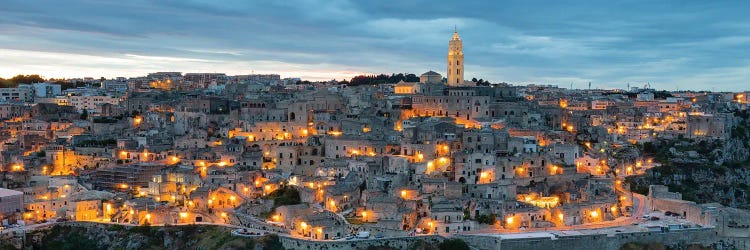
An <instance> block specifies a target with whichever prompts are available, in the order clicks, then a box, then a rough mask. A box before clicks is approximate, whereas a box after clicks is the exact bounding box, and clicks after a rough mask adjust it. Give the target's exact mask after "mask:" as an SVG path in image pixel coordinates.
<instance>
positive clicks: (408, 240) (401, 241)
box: [279, 235, 444, 250]
mask: <svg viewBox="0 0 750 250" xmlns="http://www.w3.org/2000/svg"><path fill="white" fill-rule="evenodd" d="M279 240H281V244H282V245H284V248H286V249H309V250H322V249H326V250H339V249H340V250H345V249H367V247H369V246H390V247H393V248H396V249H408V248H409V246H411V245H412V244H415V243H418V242H420V241H425V242H428V243H432V244H438V243H440V242H442V241H443V240H444V238H443V237H442V236H439V235H429V236H413V237H398V238H386V239H366V240H358V239H355V240H339V241H307V240H300V239H296V238H290V237H287V236H280V237H279Z"/></svg>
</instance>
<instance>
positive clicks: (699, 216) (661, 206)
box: [649, 197, 711, 225]
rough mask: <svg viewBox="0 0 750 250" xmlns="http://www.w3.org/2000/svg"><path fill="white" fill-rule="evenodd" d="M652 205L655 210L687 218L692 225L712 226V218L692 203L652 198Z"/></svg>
mask: <svg viewBox="0 0 750 250" xmlns="http://www.w3.org/2000/svg"><path fill="white" fill-rule="evenodd" d="M649 201H650V202H649V203H650V205H651V208H652V209H653V210H659V211H664V212H666V211H670V212H674V213H677V214H679V215H681V216H685V219H687V220H688V221H690V222H692V223H696V224H701V225H710V224H711V216H710V215H709V214H708V213H704V212H703V208H701V207H700V206H698V204H695V202H692V201H684V200H674V199H658V198H653V197H650V200H649Z"/></svg>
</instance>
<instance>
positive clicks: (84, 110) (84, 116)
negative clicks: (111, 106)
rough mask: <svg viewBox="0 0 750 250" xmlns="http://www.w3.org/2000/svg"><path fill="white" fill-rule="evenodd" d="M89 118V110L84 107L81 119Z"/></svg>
mask: <svg viewBox="0 0 750 250" xmlns="http://www.w3.org/2000/svg"><path fill="white" fill-rule="evenodd" d="M87 119H89V112H88V111H86V109H83V113H81V120H87Z"/></svg>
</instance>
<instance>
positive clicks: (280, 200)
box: [263, 186, 302, 209]
mask: <svg viewBox="0 0 750 250" xmlns="http://www.w3.org/2000/svg"><path fill="white" fill-rule="evenodd" d="M263 199H269V200H273V208H274V209H276V208H277V207H279V206H286V205H297V204H300V203H301V202H302V199H300V197H299V191H297V189H295V188H294V187H290V186H282V187H281V188H279V189H276V190H274V191H273V192H271V193H270V194H268V195H266V196H263Z"/></svg>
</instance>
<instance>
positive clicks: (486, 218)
mask: <svg viewBox="0 0 750 250" xmlns="http://www.w3.org/2000/svg"><path fill="white" fill-rule="evenodd" d="M476 220H477V222H479V223H482V224H490V225H494V224H495V222H497V215H495V214H490V215H486V214H477V218H476Z"/></svg>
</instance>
